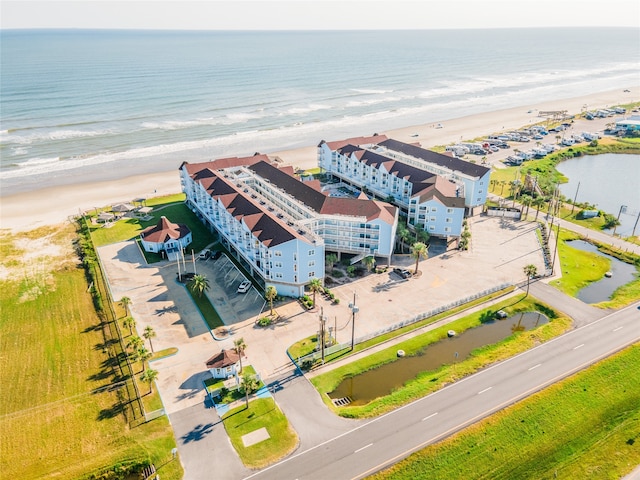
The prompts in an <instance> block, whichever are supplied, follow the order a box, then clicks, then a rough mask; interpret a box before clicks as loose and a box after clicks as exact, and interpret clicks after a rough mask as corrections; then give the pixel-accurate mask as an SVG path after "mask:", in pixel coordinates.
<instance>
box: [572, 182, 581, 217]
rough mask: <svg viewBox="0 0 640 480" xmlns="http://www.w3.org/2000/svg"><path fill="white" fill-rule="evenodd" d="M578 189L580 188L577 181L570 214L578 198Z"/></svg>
mask: <svg viewBox="0 0 640 480" xmlns="http://www.w3.org/2000/svg"><path fill="white" fill-rule="evenodd" d="M578 190H580V182H578V187H577V188H576V195H575V196H574V197H573V205H571V214H573V209H574V208H576V201H577V200H578Z"/></svg>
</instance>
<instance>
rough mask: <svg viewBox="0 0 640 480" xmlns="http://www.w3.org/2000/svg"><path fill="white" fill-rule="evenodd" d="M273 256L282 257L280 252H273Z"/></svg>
mask: <svg viewBox="0 0 640 480" xmlns="http://www.w3.org/2000/svg"><path fill="white" fill-rule="evenodd" d="M273 254H274V255H275V256H276V257H281V256H282V252H281V251H280V250H276V251H274V252H273Z"/></svg>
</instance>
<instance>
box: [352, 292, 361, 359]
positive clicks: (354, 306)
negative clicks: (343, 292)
mask: <svg viewBox="0 0 640 480" xmlns="http://www.w3.org/2000/svg"><path fill="white" fill-rule="evenodd" d="M349 309H350V310H351V350H353V347H354V342H355V338H356V337H355V334H356V313H358V312H359V311H360V309H359V308H358V307H356V292H353V303H350V304H349Z"/></svg>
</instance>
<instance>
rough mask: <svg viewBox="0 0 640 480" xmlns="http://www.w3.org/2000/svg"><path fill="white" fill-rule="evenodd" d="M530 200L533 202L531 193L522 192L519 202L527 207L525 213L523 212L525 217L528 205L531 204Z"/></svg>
mask: <svg viewBox="0 0 640 480" xmlns="http://www.w3.org/2000/svg"><path fill="white" fill-rule="evenodd" d="M531 202H533V197H532V196H531V195H527V194H524V195H522V197H520V203H522V205H524V206H525V207H527V213H525V214H524V217H525V218H527V216H528V215H529V207H530V206H531Z"/></svg>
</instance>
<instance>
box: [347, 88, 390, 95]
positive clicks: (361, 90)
mask: <svg viewBox="0 0 640 480" xmlns="http://www.w3.org/2000/svg"><path fill="white" fill-rule="evenodd" d="M350 91H352V92H356V93H365V94H375V93H391V92H393V90H384V89H375V88H351V89H350Z"/></svg>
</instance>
